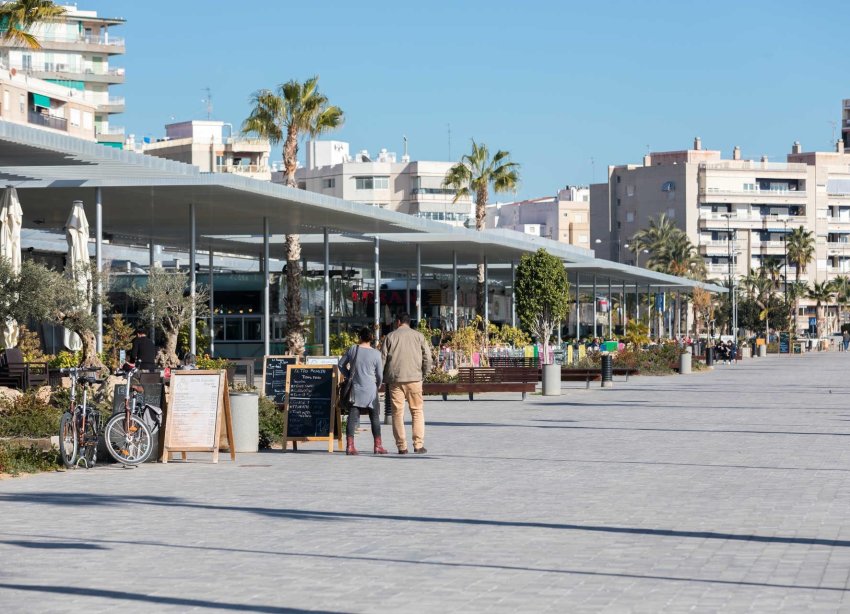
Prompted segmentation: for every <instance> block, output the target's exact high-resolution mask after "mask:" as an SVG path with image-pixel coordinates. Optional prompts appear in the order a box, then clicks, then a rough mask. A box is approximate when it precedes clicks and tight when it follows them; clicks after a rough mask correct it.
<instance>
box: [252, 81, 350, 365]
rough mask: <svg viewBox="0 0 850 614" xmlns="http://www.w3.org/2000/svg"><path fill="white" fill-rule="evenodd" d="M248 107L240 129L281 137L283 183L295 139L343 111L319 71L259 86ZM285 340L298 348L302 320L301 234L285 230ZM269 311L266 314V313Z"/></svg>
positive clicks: (294, 157) (293, 158)
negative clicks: (322, 84)
mask: <svg viewBox="0 0 850 614" xmlns="http://www.w3.org/2000/svg"><path fill="white" fill-rule="evenodd" d="M251 104H252V106H253V109H252V110H251V114H250V115H249V116H248V118H247V119H246V120H245V121H244V122H243V123H242V132H243V133H245V134H256V135H258V136H260V137H263V138H267V139H268V140H269V142H270V143H272V144H273V145H276V144H278V143H280V142H283V174H284V177H285V178H286V185H287V186H288V187H290V188H297V187H298V184H297V183H296V181H295V169H296V166H297V162H298V143H299V140H300V139H301V138H302V137H303V136H305V135H307V136H309V137H310V138H315V137H317V136H318V135H320V134H323V133H325V132H329V131H331V130H334V129H335V128H339V127H340V126H341V125H342V122H343V112H342V109H340V108H339V107H338V106H335V105H331V104H329V103H328V98H327V96H325V95H324V94H321V93H320V92H319V77H318V76H315V77H311V78H309V79H307V80H306V81H304V82H303V83H301V82H300V81H296V80H294V79H293V80H291V81H287V82H286V83H283V84H281V85H279V86H278V87H277V90H275V91H272V90H268V89H262V90H258V91H256V92H254V94H253V95H252V96H251ZM285 304H286V328H287V332H286V344H287V346H288V348H289V353H290V354H296V355H302V354H303V353H304V320H303V319H302V317H301V237H300V236H299V235H297V234H287V235H286V298H285ZM268 316H269V314H266V317H268Z"/></svg>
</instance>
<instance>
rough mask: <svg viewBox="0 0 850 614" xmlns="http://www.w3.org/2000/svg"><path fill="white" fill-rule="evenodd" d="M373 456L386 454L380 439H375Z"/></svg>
mask: <svg viewBox="0 0 850 614" xmlns="http://www.w3.org/2000/svg"><path fill="white" fill-rule="evenodd" d="M374 453H375V454H387V451H386V450H385V449H384V445H383V444H382V443H381V438H380V437H375V450H374Z"/></svg>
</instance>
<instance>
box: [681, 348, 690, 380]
mask: <svg viewBox="0 0 850 614" xmlns="http://www.w3.org/2000/svg"><path fill="white" fill-rule="evenodd" d="M691 358H692V357H691V354H690V352H685V353H684V354H680V355H679V375H686V374H688V373H690V372H691Z"/></svg>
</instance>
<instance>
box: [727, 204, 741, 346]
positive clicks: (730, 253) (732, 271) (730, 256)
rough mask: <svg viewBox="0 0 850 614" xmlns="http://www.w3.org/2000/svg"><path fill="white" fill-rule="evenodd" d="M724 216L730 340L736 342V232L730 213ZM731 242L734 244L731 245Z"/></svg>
mask: <svg viewBox="0 0 850 614" xmlns="http://www.w3.org/2000/svg"><path fill="white" fill-rule="evenodd" d="M723 217H725V218H726V248H727V249H726V253H727V256H726V260H727V262H728V263H729V291H730V292H731V293H732V314H731V315H732V331H731V332H732V340H733V343H735V344H736V345H737V343H738V292H737V285H738V283H737V279H736V278H737V272H738V270H737V267H736V264H735V256H736V255H737V253H738V251H737V245H738V232H737V230H735V231H733V230H732V214H731V213H724V214H723ZM733 243H734V244H735V245H734V247H733Z"/></svg>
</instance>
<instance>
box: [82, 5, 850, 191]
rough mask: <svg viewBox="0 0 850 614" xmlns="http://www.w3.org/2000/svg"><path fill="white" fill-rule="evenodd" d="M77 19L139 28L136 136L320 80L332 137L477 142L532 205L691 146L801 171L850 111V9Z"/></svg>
mask: <svg viewBox="0 0 850 614" xmlns="http://www.w3.org/2000/svg"><path fill="white" fill-rule="evenodd" d="M243 6H244V7H250V10H248V9H246V10H244V12H243V9H242V7H243ZM79 7H80V8H81V9H94V10H97V11H98V13H99V14H101V15H108V16H112V17H116V16H117V17H124V18H125V19H127V23H126V25H124V26H121V27H119V28H116V29H115V30H114V35H116V36H119V35H120V36H124V37H125V38H126V39H127V54H126V56H124V57H120V58H118V59H117V60H116V61H115V62H114V64H115V65H121V66H125V67H126V69H127V83H126V84H125V85H123V86H122V87H121V88H119V89H118V90H116V94H119V95H121V94H123V95H124V96H126V98H127V112H126V113H124V114H123V115H119V116H117V117H115V118H114V119H113V123H115V124H119V125H124V126H126V128H127V131H128V133H134V134H135V135H136V136H137V138H138V137H142V136H159V135H162V134H163V132H164V130H163V126H164V124H166V123H168V122H169V121H174V120H176V121H181V120H186V119H203V118H205V117H206V110H205V105H204V103H203V102H202V100H203V99H204V98H205V96H206V94H205V92H204V89H203V88H206V87H208V86H209V87H210V88H211V90H212V102H213V118H214V119H220V120H223V121H227V122H231V123H233V124H234V125H235V126H237V127H238V125H239V124H240V123H241V121H242V120H243V119H244V118H245V117H246V116H247V114H248V112H249V103H248V99H249V96H250V94H251V92H253V91H254V90H256V89H259V88H263V87H273V86H275V85H277V84H278V83H281V82H284V81H287V80H289V79H291V78H297V79H304V78H306V77H308V76H311V75H313V74H318V75H319V76H320V79H321V80H320V86H321V89H322V90H323V91H324V92H325V93H326V94H327V95H328V96H329V98H330V99H331V101H332V102H334V103H336V104H338V105H340V106H341V107H342V108H343V110H344V111H345V113H346V124H345V126H344V127H343V128H342V129H341V130H339V131H338V132H336V133H334V134H333V136H331V137H329V138H337V139H340V140H346V141H349V142H350V143H351V147H352V150H359V149H368V150H369V151H370V152H375V151H377V150H378V149H380V148H382V147H386V148H388V149H389V150H390V151H397V152H398V153H399V154H401V151H402V135H406V136H407V138H408V141H409V147H410V154H411V156H412V158H413V159H419V160H446V159H452V160H454V159H457V158H458V157H459V156H460V155H461V154H462V153H464V152H466V151H467V150H468V149H469V144H470V139H472V138H475V139H476V140H477V141H479V142H484V143H486V144H487V145H488V146H490V148H491V150H495V149H506V150H508V151H510V152H511V154H512V155H513V158H514V159H515V160H516V161H517V162H519V163H520V164H521V165H522V183H521V185H520V188H519V190H518V193H517V196H518V197H523V198H524V197H536V196H542V195H546V194H552V193H554V192H555V191H556V190H557V189H558V188H559V187H561V186H563V185H566V184H587V183H590V182H591V181H593V180H595V181H600V180H602V179H603V178H604V177H605V167H606V166H607V165H609V164H622V163H627V162H639V161H640V159H641V157H642V156H643V154H644V153H645V152H646V151H647V148H649V150H653V151H663V150H669V149H684V148H687V147H689V146H690V144H691V143H692V141H693V137H694V136H700V137H702V141H703V145H704V147H706V148H710V149H721V150H722V151H723V152H724V156H726V157H729V156H731V150H732V147H733V146H734V145H740V146H741V148H742V149H743V153H744V156H745V157H758V156H761V155H768V156H769V157H770V158H771V159H772V160H784V156H785V154H786V153H787V152H788V151H790V148H791V143H792V142H793V141H794V140H800V141H801V142H802V144H803V149H804V150H806V151H809V150H814V149H818V150H823V149H827V148H829V146H830V141H831V139H832V134H833V125H832V123H831V122H838V121H840V106H841V100H842V98H850V82H849V81H848V79H847V75H848V63H847V57H848V56H847V53H846V48H847V45H848V44H849V43H848V36H847V30H846V26H847V23H850V19H848V17H850V4H848V3H847V2H846V1H845V2H841V1H837V0H836V1H833V0H818V1H817V2H810V3H802V2H798V1H795V2H790V1H784V0H774V1H766V0H753V1H743V0H738V1H736V2H732V1H724V0H721V1H711V2H690V1H687V0H678V1H666V0H659V1H654V0H644V1H642V2H638V1H634V2H626V1H610V2H601V1H596V2H570V1H566V0H564V1H561V2H557V1H551V2H546V1H542V0H541V1H538V0H525V1H523V2H516V1H513V2H503V1H501V0H499V1H488V2H485V1H473V0H463V1H461V0H456V1H443V0H432V1H429V2H398V1H395V2H347V1H334V2H312V3H307V2H302V3H296V2H279V1H270V2H253V3H238V2H232V1H228V2H225V1H224V0H207V1H200V0H179V1H175V0H171V1H170V2H165V1H163V0H146V1H144V2H143V1H140V0H112V1H107V0H87V1H84V0H80V2H79ZM251 11H252V12H251ZM449 126H450V127H451V148H450V147H449ZM838 133H840V126H839V127H838ZM838 133H837V134H838ZM273 154H274V156H273V159H280V157H281V154H280V149H279V148H276V149H275V151H273ZM450 154H451V158H449V155H450ZM591 160H593V162H591ZM509 198H513V197H512V196H511V197H508V196H507V195H506V196H502V197H500V199H501V200H507V199H509Z"/></svg>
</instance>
